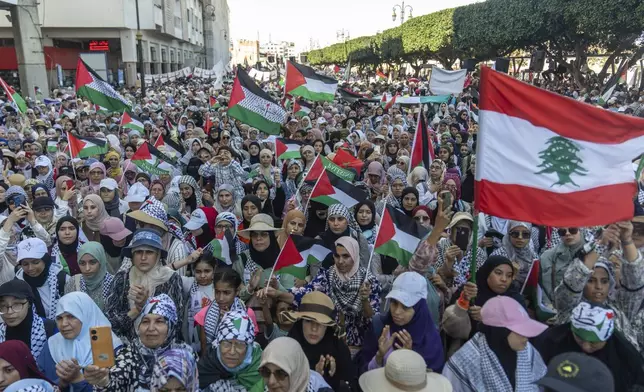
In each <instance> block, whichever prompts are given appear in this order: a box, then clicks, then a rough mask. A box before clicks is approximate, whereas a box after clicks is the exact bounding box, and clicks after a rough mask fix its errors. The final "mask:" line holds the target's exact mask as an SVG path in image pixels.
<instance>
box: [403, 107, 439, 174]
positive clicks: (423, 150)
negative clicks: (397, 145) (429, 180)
mask: <svg viewBox="0 0 644 392" xmlns="http://www.w3.org/2000/svg"><path fill="white" fill-rule="evenodd" d="M433 160H434V145H433V144H432V142H431V140H429V133H428V132H427V121H426V120H425V113H424V112H423V108H422V106H421V108H420V113H418V121H417V123H416V132H415V133H414V141H413V143H412V147H411V159H410V161H409V170H408V171H409V172H410V173H411V171H412V170H414V168H415V167H417V166H422V167H424V168H425V169H427V171H428V172H429V166H430V165H431V164H432V161H433Z"/></svg>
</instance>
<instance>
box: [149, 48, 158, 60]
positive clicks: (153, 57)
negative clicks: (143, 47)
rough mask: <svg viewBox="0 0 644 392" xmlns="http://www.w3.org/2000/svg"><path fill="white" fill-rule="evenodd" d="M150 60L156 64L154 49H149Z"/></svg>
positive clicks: (155, 49)
mask: <svg viewBox="0 0 644 392" xmlns="http://www.w3.org/2000/svg"><path fill="white" fill-rule="evenodd" d="M150 58H151V59H152V62H153V63H156V62H157V48H154V47H151V48H150Z"/></svg>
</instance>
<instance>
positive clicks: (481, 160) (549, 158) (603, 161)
mask: <svg viewBox="0 0 644 392" xmlns="http://www.w3.org/2000/svg"><path fill="white" fill-rule="evenodd" d="M480 92H481V102H480V109H481V110H480V120H481V122H480V131H479V138H478V154H477V158H478V159H477V162H476V186H475V190H476V193H475V203H476V206H477V207H478V209H480V211H481V212H485V213H486V214H489V215H492V216H497V217H500V218H507V219H515V220H520V221H527V222H532V223H535V224H539V225H545V226H553V227H587V226H600V225H606V224H610V223H614V222H618V221H624V220H630V219H631V218H632V217H633V212H634V210H633V196H634V195H635V192H636V191H637V183H636V182H635V175H634V173H633V166H632V161H633V159H634V158H636V157H637V156H639V155H641V153H642V148H643V146H644V119H642V118H637V117H633V116H626V115H622V114H619V113H614V112H611V111H608V110H603V109H600V108H597V107H593V106H590V105H587V104H584V103H580V102H577V101H575V100H573V99H570V98H566V97H563V96H560V95H557V94H554V93H551V92H549V91H546V90H541V89H539V88H536V87H532V86H530V85H528V84H525V83H523V82H520V81H518V80H516V79H513V78H511V77H510V76H507V75H505V74H502V73H499V72H496V71H493V70H491V69H489V68H486V67H483V68H482V70H481V89H480Z"/></svg>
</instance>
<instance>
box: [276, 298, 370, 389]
mask: <svg viewBox="0 0 644 392" xmlns="http://www.w3.org/2000/svg"><path fill="white" fill-rule="evenodd" d="M334 310H335V309H334V306H333V301H331V298H329V297H328V296H327V295H325V294H323V293H321V292H319V291H312V292H310V293H308V294H305V295H304V297H302V303H301V304H300V307H299V308H298V310H297V311H290V312H285V313H284V314H283V317H284V318H286V319H287V320H289V321H291V322H292V323H294V324H293V326H292V327H291V329H290V331H289V333H288V336H289V337H291V338H293V339H295V340H297V342H298V343H299V344H300V346H301V347H302V350H303V351H304V354H305V355H306V358H307V360H308V364H309V369H311V370H315V371H316V372H317V373H319V374H320V375H322V376H323V377H324V380H325V381H326V382H327V383H328V384H329V385H330V386H331V387H332V388H333V390H335V391H347V390H353V391H357V390H358V371H357V369H356V366H355V365H354V363H353V361H352V360H351V353H350V352H349V348H348V347H347V345H346V344H345V343H344V342H343V341H342V339H341V338H339V337H338V336H337V335H336V322H335V319H334V315H333V312H334Z"/></svg>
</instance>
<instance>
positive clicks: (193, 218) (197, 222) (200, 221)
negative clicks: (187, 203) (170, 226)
mask: <svg viewBox="0 0 644 392" xmlns="http://www.w3.org/2000/svg"><path fill="white" fill-rule="evenodd" d="M205 224H208V219H207V218H206V213H205V212H204V211H203V210H202V209H201V208H197V209H196V210H194V211H192V214H190V220H189V221H188V222H187V223H186V224H185V225H183V228H184V229H186V230H197V229H199V228H201V227H202V226H203V225H205Z"/></svg>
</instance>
